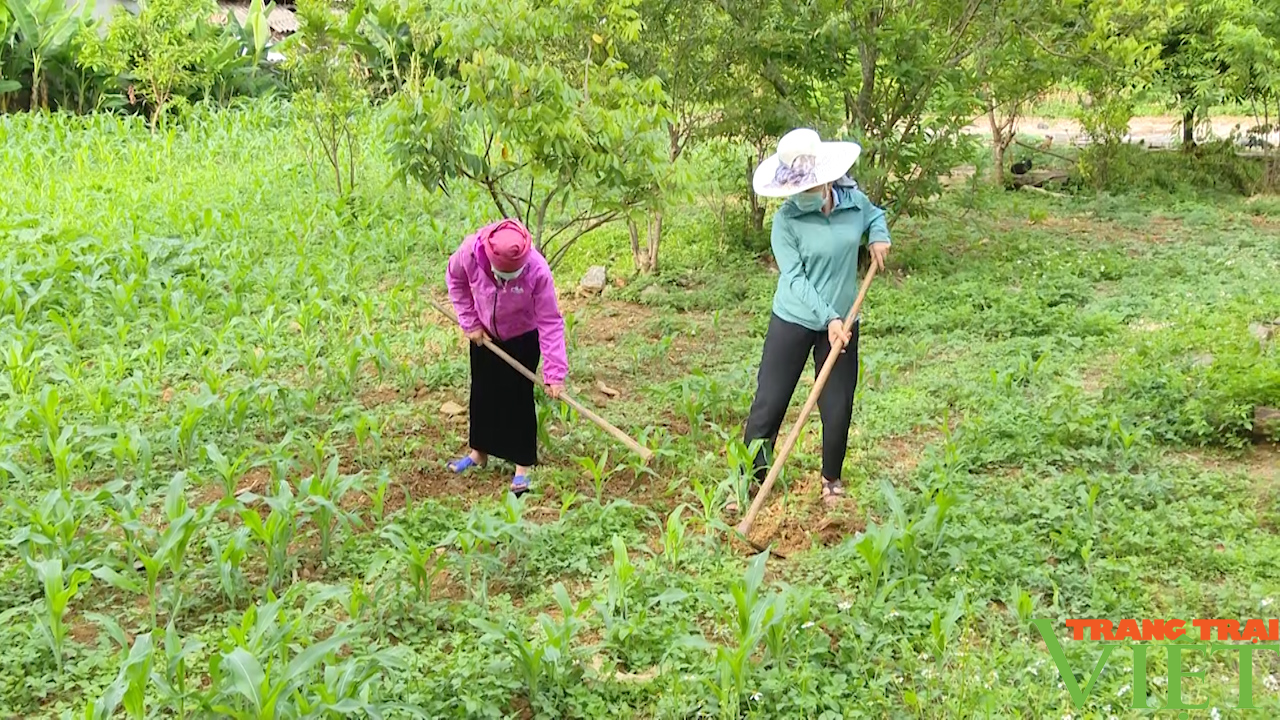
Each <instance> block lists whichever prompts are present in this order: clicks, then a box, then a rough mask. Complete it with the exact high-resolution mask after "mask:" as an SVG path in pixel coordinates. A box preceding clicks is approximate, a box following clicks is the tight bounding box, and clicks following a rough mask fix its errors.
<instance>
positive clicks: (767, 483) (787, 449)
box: [734, 263, 876, 557]
mask: <svg viewBox="0 0 1280 720" xmlns="http://www.w3.org/2000/svg"><path fill="white" fill-rule="evenodd" d="M875 276H876V266H875V264H874V263H872V265H871V267H869V268H868V269H867V276H866V278H864V279H863V281H862V287H860V288H858V297H857V299H856V300H854V301H853V309H852V310H850V311H849V316H848V317H846V318H845V319H844V327H845V329H846V330H848V329H849V328H851V327H853V322H854V320H855V319H857V317H858V313H859V312H861V311H862V300H863V298H865V297H866V296H867V288H869V287H871V280H872V279H873V278H875ZM843 349H844V344H843V343H841V344H840V347H832V348H831V353H830V354H829V355H827V361H826V362H825V363H823V364H822V370H821V371H819V372H818V379H817V380H815V381H814V382H813V389H812V390H810V391H809V399H808V400H805V402H804V409H803V410H801V411H800V417H798V418H796V423H795V425H792V426H791V432H790V433H788V434H787V439H786V440H784V441H783V443H782V448H781V449H779V450H778V456H777V457H776V458H774V460H773V465H771V466H770V467H769V474H768V475H767V476H765V479H764V484H762V485H761V486H760V491H759V492H757V493H756V497H755V499H754V500H752V501H751V507H750V508H748V509H747V514H746V516H745V517H743V518H742V522H740V523H738V527H736V528H735V529H734V530H735V532H736V533H737V534H738V535H739V536H741V537H742V539H743V540H746V541H747V543H748V544H749V545H751V546H752V547H754V548H755V549H756V550H758V551H760V552H764V551H765V550H769V551H770V552H771V553H773V554H774V555H779V556H780V557H785V556H782V555H780V554H779V553H778V552H777V551H775V550H772V549H769V548H767V547H762V546H761V545H759V544H758V543H756V542H755V541H753V540H751V538H749V537H748V536H747V533H749V532H750V531H751V523H753V522H755V519H756V514H758V513H759V512H760V508H762V507H764V502H765V500H768V499H769V491H770V490H772V489H773V484H774V483H775V482H777V480H778V476H779V475H781V474H782V466H783V464H784V463H786V462H787V456H788V455H790V454H791V451H792V450H793V449H795V446H796V441H797V440H799V439H800V431H802V430H804V426H805V422H806V421H807V420H808V419H809V414H810V413H812V412H813V407H814V406H815V405H817V404H818V396H819V395H821V394H822V388H823V386H824V385H826V384H827V378H828V377H830V375H831V370H832V369H833V368H835V365H836V361H837V360H838V359H840V352H841V351H843Z"/></svg>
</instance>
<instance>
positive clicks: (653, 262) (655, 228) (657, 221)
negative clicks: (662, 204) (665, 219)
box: [648, 210, 662, 275]
mask: <svg viewBox="0 0 1280 720" xmlns="http://www.w3.org/2000/svg"><path fill="white" fill-rule="evenodd" d="M660 242H662V211H661V210H655V211H654V213H653V218H652V219H650V221H649V265H648V267H649V274H650V275H657V274H658V244H659V243H660Z"/></svg>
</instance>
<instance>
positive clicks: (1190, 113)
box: [1182, 108, 1196, 150]
mask: <svg viewBox="0 0 1280 720" xmlns="http://www.w3.org/2000/svg"><path fill="white" fill-rule="evenodd" d="M1195 146H1196V109H1195V108H1190V109H1188V110H1186V111H1184V112H1183V113H1182V148H1183V149H1184V150H1190V149H1192V148H1194V147H1195Z"/></svg>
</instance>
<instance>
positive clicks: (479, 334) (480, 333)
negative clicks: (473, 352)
mask: <svg viewBox="0 0 1280 720" xmlns="http://www.w3.org/2000/svg"><path fill="white" fill-rule="evenodd" d="M466 335H467V339H468V340H470V341H471V342H472V343H474V344H476V345H483V344H485V343H487V342H489V333H487V332H485V331H484V328H480V329H478V330H472V331H471V332H469V333H466Z"/></svg>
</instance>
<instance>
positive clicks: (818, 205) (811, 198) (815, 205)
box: [791, 192, 827, 213]
mask: <svg viewBox="0 0 1280 720" xmlns="http://www.w3.org/2000/svg"><path fill="white" fill-rule="evenodd" d="M791 201H792V202H794V203H795V205H796V209H797V210H799V211H800V212H806V213H808V212H817V211H819V210H821V209H822V206H823V205H826V204H827V199H826V198H825V197H823V196H822V194H821V193H811V192H803V193H800V194H799V195H793V196H791Z"/></svg>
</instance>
